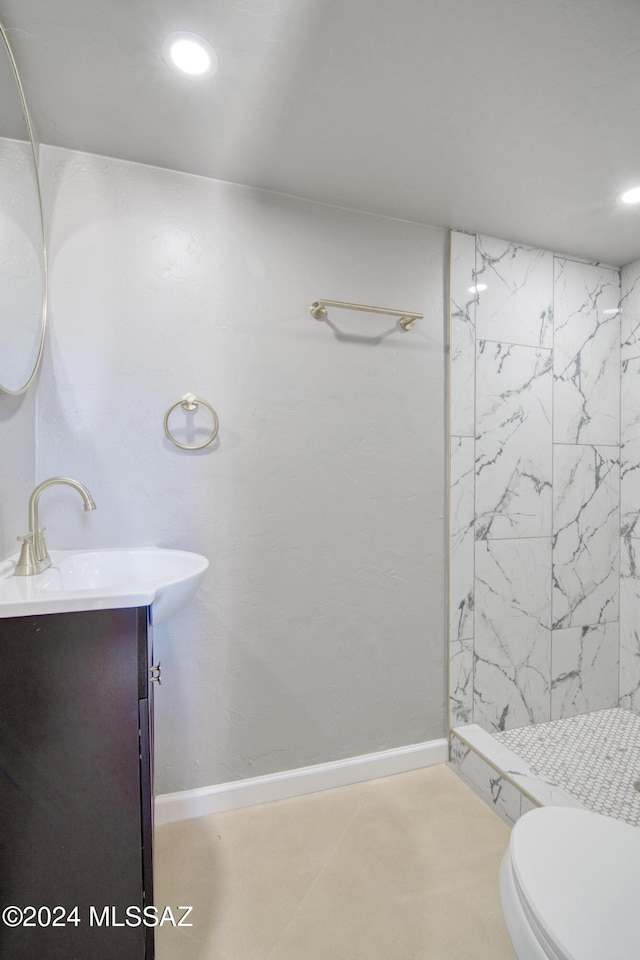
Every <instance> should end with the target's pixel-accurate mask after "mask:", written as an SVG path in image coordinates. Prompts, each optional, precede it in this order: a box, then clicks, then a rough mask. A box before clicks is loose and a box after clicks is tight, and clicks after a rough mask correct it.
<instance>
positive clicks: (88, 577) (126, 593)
mask: <svg viewBox="0 0 640 960" xmlns="http://www.w3.org/2000/svg"><path fill="white" fill-rule="evenodd" d="M49 555H50V557H51V566H50V567H48V569H47V570H45V571H44V572H43V573H39V574H38V575H37V576H34V577H15V576H14V575H13V573H14V570H15V566H16V562H17V557H12V558H11V559H10V560H4V561H2V562H1V563H0V617H28V616H31V615H39V614H44V613H71V612H73V611H75V610H108V609H113V608H116V607H149V606H150V607H151V619H152V621H153V622H154V623H160V622H161V621H162V620H166V619H167V618H168V617H170V616H171V615H172V614H173V613H175V611H176V610H178V609H179V608H180V607H181V606H182V605H183V604H184V603H185V602H186V601H187V600H188V599H189V597H190V596H191V595H192V594H193V593H194V592H195V590H196V588H197V587H198V584H199V583H200V581H201V580H202V577H203V576H204V572H205V570H206V569H207V567H208V566H209V561H208V560H207V559H206V557H203V556H201V555H200V554H198V553H189V552H188V551H186V550H168V549H163V548H162V547H130V548H126V549H118V548H114V549H107V550H50V551H49Z"/></svg>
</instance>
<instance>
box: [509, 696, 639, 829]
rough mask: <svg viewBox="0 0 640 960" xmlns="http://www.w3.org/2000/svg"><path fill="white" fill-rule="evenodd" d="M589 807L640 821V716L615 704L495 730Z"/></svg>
mask: <svg viewBox="0 0 640 960" xmlns="http://www.w3.org/2000/svg"><path fill="white" fill-rule="evenodd" d="M494 736H495V738H496V740H498V741H500V743H503V744H504V745H505V746H507V747H509V748H510V749H511V750H513V751H514V753H517V754H518V755H519V756H520V757H522V758H523V759H524V760H526V761H527V763H528V764H529V765H530V767H531V769H532V770H533V771H535V773H537V774H539V775H540V776H544V777H545V778H547V779H548V778H553V780H554V781H555V783H557V785H558V786H560V787H562V788H563V789H564V790H566V791H567V793H569V794H571V795H572V796H574V797H576V798H577V799H578V800H581V801H582V802H583V803H584V804H585V806H586V807H588V808H589V809H590V810H595V811H596V813H603V814H606V815H607V816H610V817H615V818H616V819H618V820H625V821H627V823H632V824H634V825H636V826H640V793H639V792H638V791H637V789H635V787H634V784H635V783H636V782H637V781H639V780H640V716H638V714H636V713H633V712H632V711H630V710H624V709H622V708H619V707H613V708H611V709H608V710H598V711H596V712H595V713H587V714H584V715H582V716H578V717H569V718H568V719H566V720H551V721H550V722H548V723H537V724H535V725H533V726H529V727H518V728H516V729H514V730H506V731H504V732H503V733H498V734H494Z"/></svg>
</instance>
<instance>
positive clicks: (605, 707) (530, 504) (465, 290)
mask: <svg viewBox="0 0 640 960" xmlns="http://www.w3.org/2000/svg"><path fill="white" fill-rule="evenodd" d="M450 297H451V308H450V318H451V319H450V358H451V362H450V409H449V423H450V438H451V447H450V457H451V460H450V511H449V635H450V641H449V678H450V690H449V693H450V725H451V730H452V748H451V760H452V764H453V765H454V767H455V768H456V769H457V770H458V772H459V773H460V775H461V776H462V777H463V778H464V779H466V780H467V781H468V782H469V783H470V784H471V785H472V786H473V787H474V788H475V789H476V790H477V791H479V792H480V793H481V794H482V795H483V796H484V797H485V798H486V799H488V800H489V802H491V803H493V804H495V805H496V807H497V808H498V809H499V811H500V812H501V814H502V815H503V816H504V817H505V818H506V819H507V820H510V821H514V820H515V819H517V818H518V816H519V815H520V813H521V812H524V810H525V809H527V808H528V807H529V806H531V805H535V804H546V803H565V804H569V805H576V806H587V807H589V808H591V809H595V810H598V811H599V812H605V813H609V814H610V815H612V816H617V817H620V818H621V819H627V820H630V822H635V823H640V793H638V792H637V790H636V789H635V787H634V784H635V783H636V782H637V781H638V780H639V779H640V716H638V711H639V710H640V641H639V637H638V633H637V630H636V628H635V626H634V624H635V623H638V622H640V574H638V573H637V572H636V549H637V547H638V545H639V542H638V539H637V538H638V537H639V536H640V524H638V516H639V513H638V511H639V509H640V263H635V264H631V265H629V266H628V267H624V268H623V269H622V270H619V269H618V268H617V267H611V266H607V265H603V264H599V263H593V262H585V261H583V260H580V259H578V258H571V257H568V256H565V255H557V254H554V253H552V252H550V251H546V250H539V249H533V248H531V247H526V246H523V245H521V244H517V243H510V242H507V241H501V240H495V239H491V238H487V237H475V236H471V235H469V234H463V233H458V232H453V233H452V234H451V276H450ZM603 785H608V786H607V787H606V789H604V788H603ZM614 788H615V789H614Z"/></svg>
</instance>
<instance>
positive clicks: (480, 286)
mask: <svg viewBox="0 0 640 960" xmlns="http://www.w3.org/2000/svg"><path fill="white" fill-rule="evenodd" d="M487 289H488V287H487V285H486V283H476V285H475V287H469V293H482V291H483V290H487Z"/></svg>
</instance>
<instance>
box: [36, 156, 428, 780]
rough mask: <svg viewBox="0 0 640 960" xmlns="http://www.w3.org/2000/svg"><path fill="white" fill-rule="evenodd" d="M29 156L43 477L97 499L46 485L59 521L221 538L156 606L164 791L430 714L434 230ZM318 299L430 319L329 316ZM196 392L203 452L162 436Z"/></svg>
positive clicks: (304, 756)
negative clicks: (404, 322)
mask: <svg viewBox="0 0 640 960" xmlns="http://www.w3.org/2000/svg"><path fill="white" fill-rule="evenodd" d="M43 174H44V181H45V194H46V196H47V197H49V198H53V200H52V201H51V209H50V211H49V221H50V227H49V229H50V246H51V274H52V284H51V314H52V323H51V330H50V338H49V342H48V348H47V355H46V357H45V364H44V369H43V374H42V380H41V385H40V391H39V404H38V410H39V415H38V466H37V472H38V479H42V478H44V477H45V476H51V475H54V474H58V473H61V474H68V475H71V476H73V477H76V478H77V479H79V480H82V481H83V482H85V483H86V484H87V485H88V486H89V488H90V489H91V491H92V493H93V496H94V499H95V501H96V503H97V505H98V510H97V511H96V512H95V513H92V514H85V513H84V512H83V511H82V509H81V504H80V501H79V500H78V498H77V495H76V494H75V493H74V491H72V490H70V489H64V488H61V489H59V490H50V491H48V493H47V495H46V499H45V498H43V501H42V519H43V522H44V524H45V525H46V526H47V529H48V534H47V536H48V542H49V544H50V546H52V547H73V546H78V547H88V546H92V545H105V546H113V545H118V544H129V545H135V544H159V545H162V546H172V547H179V548H185V549H192V550H196V551H198V552H201V553H204V554H206V555H207V556H208V557H209V560H210V562H211V566H210V570H209V571H208V574H207V578H206V581H205V582H204V585H203V587H202V588H201V589H200V591H199V593H198V596H197V598H196V599H195V601H194V602H193V603H192V604H191V605H190V606H189V607H188V608H187V609H185V610H184V612H183V613H181V614H179V615H177V616H176V617H175V618H174V619H173V620H170V621H168V622H167V623H166V624H163V625H161V626H159V627H158V628H157V630H156V646H157V651H158V653H157V656H158V658H159V659H161V660H162V662H163V684H162V687H161V689H160V690H159V691H158V692H157V694H158V695H157V698H156V736H157V740H156V764H157V766H156V771H157V783H156V789H157V790H158V792H161V793H162V792H167V791H172V790H178V789H183V788H190V787H197V786H201V785H208V784H214V783H218V782H224V781H229V780H235V779H239V778H243V777H247V776H256V775H259V774H265V773H270V772H274V771H279V770H286V769H291V768H295V767H298V766H302V765H306V764H311V763H316V762H323V761H329V760H333V759H338V758H343V757H349V756H355V755H358V754H362V753H368V752H370V751H376V750H381V749H386V748H391V747H394V746H398V745H402V744H408V743H415V742H420V741H423V740H428V739H432V738H436V737H441V736H442V735H443V733H444V727H445V721H444V705H445V681H444V675H445V632H444V617H443V610H444V520H443V516H444V366H445V364H444V347H443V329H444V323H443V302H442V287H443V261H444V251H445V243H446V236H445V232H444V231H443V230H441V229H437V228H432V227H427V226H422V225H418V224H413V223H407V222H401V221H394V220H388V219H385V218H381V217H376V216H370V215H365V214H358V213H354V212H352V211H347V210H343V209H339V208H332V207H327V206H323V205H320V204H314V203H311V202H305V201H300V200H297V199H293V198H289V197H284V196H281V195H277V194H272V193H268V192H264V191H259V190H254V189H250V188H246V187H240V186H236V185H231V184H226V183H222V182H218V181H211V180H206V179H201V178H197V177H191V176H187V175H184V174H177V173H173V172H170V171H166V170H160V169H156V168H152V167H145V166H141V165H135V164H129V163H125V162H122V161H115V160H110V159H104V158H98V157H94V156H89V155H83V154H77V153H72V152H68V151H63V150H58V149H54V148H44V150H43ZM317 297H329V298H332V299H345V300H353V301H362V302H365V303H373V304H378V305H383V306H392V307H394V306H399V307H402V308H405V309H408V310H414V311H423V312H424V313H425V320H424V321H421V322H419V323H418V325H417V327H416V329H415V330H414V331H413V332H411V333H402V332H398V331H397V330H395V329H393V326H394V324H393V321H392V320H391V319H389V318H380V317H378V318H373V317H370V316H368V315H363V314H348V313H343V314H340V315H339V314H337V313H336V314H334V315H333V317H332V322H333V323H334V326H335V330H334V329H332V327H331V326H329V325H328V324H326V323H319V322H317V321H314V320H313V319H312V318H311V317H310V316H309V312H308V307H309V304H310V302H311V301H312V300H314V299H316V298H317ZM389 331H391V332H390V333H389ZM387 333H389V335H388V336H387ZM187 391H192V392H194V393H195V394H197V395H199V396H201V397H203V398H204V399H206V400H208V401H209V402H210V403H212V404H213V406H214V407H215V408H216V410H217V412H218V415H219V417H220V439H219V442H217V443H216V445H215V446H214V447H212V448H208V449H206V450H204V451H201V452H199V453H185V452H182V451H179V450H178V449H176V448H175V447H173V446H172V445H171V444H169V442H168V441H167V440H166V439H165V438H164V435H163V429H162V419H163V415H164V413H165V410H166V409H167V407H168V406H169V405H170V404H172V403H173V402H174V401H176V400H177V399H178V398H179V397H180V396H181V395H182V394H184V393H185V392H187ZM182 418H183V415H182V414H181V411H176V418H175V423H176V429H177V425H178V424H179V423H180V420H181V419H182ZM173 422H174V420H173V419H172V423H173ZM199 422H200V421H198V423H199ZM202 424H203V425H204V419H203V420H202Z"/></svg>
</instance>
